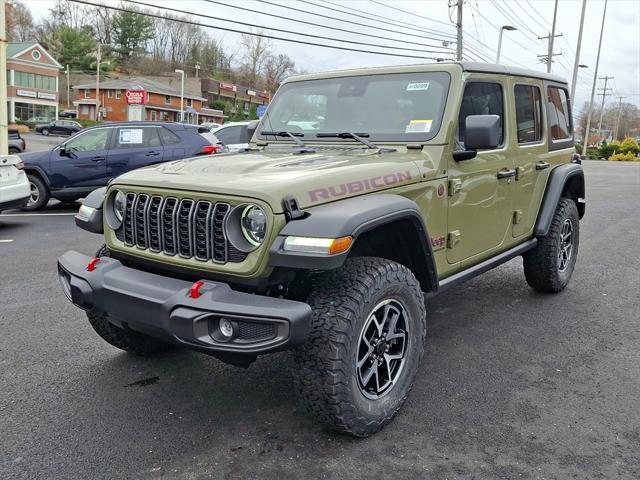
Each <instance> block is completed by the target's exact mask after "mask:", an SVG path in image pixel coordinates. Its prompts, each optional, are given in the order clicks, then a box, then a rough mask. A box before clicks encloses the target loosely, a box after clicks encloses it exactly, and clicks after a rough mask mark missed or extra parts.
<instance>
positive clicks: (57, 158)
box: [21, 122, 222, 210]
mask: <svg viewBox="0 0 640 480" xmlns="http://www.w3.org/2000/svg"><path fill="white" fill-rule="evenodd" d="M221 149H222V146H221V145H220V143H219V142H218V139H217V138H216V137H215V136H214V135H213V134H211V132H210V131H209V129H208V128H205V127H199V126H197V125H188V124H181V123H172V122H121V123H108V124H102V125H97V126H95V127H90V128H85V129H83V130H81V131H80V132H78V133H77V134H75V135H73V136H72V137H71V138H69V139H67V140H65V141H64V142H62V143H60V144H58V145H56V146H55V147H53V148H52V149H51V150H45V151H40V152H32V153H24V154H21V158H22V160H23V161H24V169H25V171H26V173H27V176H28V179H29V184H30V192H31V194H30V198H29V201H28V204H27V206H26V209H27V210H39V209H41V208H42V207H44V206H45V205H46V204H47V202H48V201H49V199H50V198H56V199H58V200H60V201H62V202H74V201H76V200H77V199H79V198H82V197H85V196H86V195H87V194H88V193H89V192H91V191H93V190H94V189H96V188H98V187H101V186H104V185H107V183H108V181H109V180H110V179H113V178H115V177H117V176H119V175H121V174H123V173H125V172H128V171H129V170H133V169H136V168H140V167H145V166H148V165H153V164H157V163H162V162H168V161H171V160H179V159H182V158H187V157H193V156H197V155H208V154H212V153H216V152H218V151H219V150H221Z"/></svg>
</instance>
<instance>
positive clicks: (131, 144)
mask: <svg viewBox="0 0 640 480" xmlns="http://www.w3.org/2000/svg"><path fill="white" fill-rule="evenodd" d="M158 146H160V137H159V136H158V129H157V128H155V127H151V128H149V127H147V128H119V129H118V133H117V135H116V139H115V148H117V149H123V148H139V147H158Z"/></svg>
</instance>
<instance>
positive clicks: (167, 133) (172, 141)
mask: <svg viewBox="0 0 640 480" xmlns="http://www.w3.org/2000/svg"><path fill="white" fill-rule="evenodd" d="M158 133H159V134H160V139H161V140H162V143H163V145H177V144H178V143H180V137H178V136H177V135H176V134H175V133H173V132H172V131H171V130H169V129H168V128H165V127H160V128H159V129H158Z"/></svg>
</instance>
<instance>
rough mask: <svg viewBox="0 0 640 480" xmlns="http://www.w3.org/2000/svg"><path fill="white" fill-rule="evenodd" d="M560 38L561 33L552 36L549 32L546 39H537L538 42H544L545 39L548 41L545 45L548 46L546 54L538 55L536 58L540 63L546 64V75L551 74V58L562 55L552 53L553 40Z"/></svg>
mask: <svg viewBox="0 0 640 480" xmlns="http://www.w3.org/2000/svg"><path fill="white" fill-rule="evenodd" d="M561 36H562V34H561V33H559V34H558V35H554V34H553V33H551V32H549V35H547V36H546V37H538V40H546V39H548V40H549V41H548V43H547V45H548V47H547V54H546V55H538V58H539V59H540V61H541V62H544V63H546V64H547V73H551V64H552V63H553V57H556V56H558V55H562V53H553V38H554V37H561Z"/></svg>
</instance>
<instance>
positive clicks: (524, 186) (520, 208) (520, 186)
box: [510, 79, 550, 238]
mask: <svg viewBox="0 0 640 480" xmlns="http://www.w3.org/2000/svg"><path fill="white" fill-rule="evenodd" d="M541 87H542V82H541V81H540V82H538V81H535V80H525V79H522V81H520V80H516V81H515V85H514V86H513V96H514V108H515V115H511V116H510V117H511V118H512V122H513V127H514V132H515V135H514V137H515V144H514V160H515V166H516V179H515V183H514V189H513V229H512V233H513V237H514V238H517V237H520V236H523V235H526V234H528V233H529V232H530V231H531V229H532V228H533V225H534V223H535V220H536V217H537V213H538V208H539V206H540V202H541V200H542V194H543V193H544V188H545V184H546V175H547V174H548V172H549V167H550V164H549V162H548V155H547V144H546V139H545V134H544V127H543V113H542V112H543V103H542V102H543V101H542V90H541Z"/></svg>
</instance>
